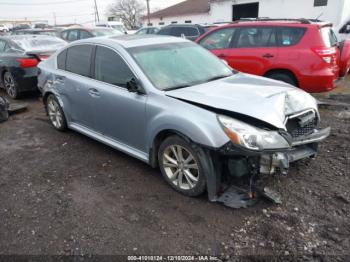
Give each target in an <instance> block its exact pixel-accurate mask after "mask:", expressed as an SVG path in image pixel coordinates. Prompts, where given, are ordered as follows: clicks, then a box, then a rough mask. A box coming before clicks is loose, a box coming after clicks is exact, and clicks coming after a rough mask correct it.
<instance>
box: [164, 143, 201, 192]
mask: <svg viewBox="0 0 350 262" xmlns="http://www.w3.org/2000/svg"><path fill="white" fill-rule="evenodd" d="M162 161H163V167H164V171H165V174H166V175H167V177H168V178H169V180H170V181H171V182H172V183H173V184H174V185H175V186H177V187H178V188H180V189H183V190H190V189H192V188H194V187H195V186H196V185H197V183H198V180H199V168H198V163H197V161H196V159H195V158H194V156H193V155H192V154H191V153H190V152H189V151H188V150H187V149H186V148H184V147H182V146H180V145H170V146H168V147H167V148H166V149H165V150H164V153H163V159H162Z"/></svg>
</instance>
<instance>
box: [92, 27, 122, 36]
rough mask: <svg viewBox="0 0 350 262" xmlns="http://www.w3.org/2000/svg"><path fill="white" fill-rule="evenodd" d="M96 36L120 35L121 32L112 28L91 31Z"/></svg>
mask: <svg viewBox="0 0 350 262" xmlns="http://www.w3.org/2000/svg"><path fill="white" fill-rule="evenodd" d="M91 31H92V33H93V34H94V35H95V36H108V35H120V34H121V33H120V31H118V30H114V29H110V28H98V29H93V30H91Z"/></svg>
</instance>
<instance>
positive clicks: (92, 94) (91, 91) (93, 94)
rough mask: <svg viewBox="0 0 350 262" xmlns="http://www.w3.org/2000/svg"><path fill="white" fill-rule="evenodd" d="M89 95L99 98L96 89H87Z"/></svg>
mask: <svg viewBox="0 0 350 262" xmlns="http://www.w3.org/2000/svg"><path fill="white" fill-rule="evenodd" d="M89 94H90V95H91V96H93V97H99V96H100V92H99V91H98V90H97V89H96V88H89Z"/></svg>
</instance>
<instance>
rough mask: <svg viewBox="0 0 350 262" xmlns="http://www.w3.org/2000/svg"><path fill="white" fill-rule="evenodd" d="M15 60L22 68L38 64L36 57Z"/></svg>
mask: <svg viewBox="0 0 350 262" xmlns="http://www.w3.org/2000/svg"><path fill="white" fill-rule="evenodd" d="M17 61H18V62H19V63H20V67H22V68H28V67H36V66H37V65H38V64H39V61H38V59H36V58H18V59H17Z"/></svg>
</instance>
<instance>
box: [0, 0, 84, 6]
mask: <svg viewBox="0 0 350 262" xmlns="http://www.w3.org/2000/svg"><path fill="white" fill-rule="evenodd" d="M83 1H84V2H86V1H89V0H65V1H56V2H41V3H11V2H0V6H1V5H16V6H18V5H21V6H23V5H27V6H28V5H29V6H35V5H60V4H73V3H76V2H83Z"/></svg>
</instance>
